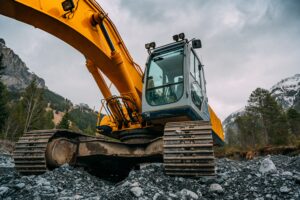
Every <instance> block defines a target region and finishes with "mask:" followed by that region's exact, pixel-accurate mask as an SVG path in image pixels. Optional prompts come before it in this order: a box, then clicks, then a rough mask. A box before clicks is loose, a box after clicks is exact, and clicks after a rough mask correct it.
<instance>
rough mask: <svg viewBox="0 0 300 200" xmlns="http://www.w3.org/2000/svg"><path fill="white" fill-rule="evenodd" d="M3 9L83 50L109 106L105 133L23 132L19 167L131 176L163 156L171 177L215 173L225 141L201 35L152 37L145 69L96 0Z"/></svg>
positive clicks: (7, 3)
mask: <svg viewBox="0 0 300 200" xmlns="http://www.w3.org/2000/svg"><path fill="white" fill-rule="evenodd" d="M0 14H2V15H4V16H7V17H10V18H13V19H15V20H18V21H21V22H24V23H27V24H29V25H32V26H34V27H36V28H39V29H41V30H44V31H46V32H48V33H50V34H52V35H54V36H56V37H57V38H59V39H61V40H63V41H64V42H66V43H67V44H69V45H71V46H72V47H74V48H75V49H77V50H78V51H79V52H81V53H82V54H83V55H84V57H85V58H86V67H87V69H88V70H89V72H90V73H91V75H92V76H93V78H94V80H95V82H96V84H97V86H98V87H99V90H100V92H101V93H102V95H103V97H104V98H103V99H102V100H101V102H100V103H101V104H102V105H103V107H104V109H105V111H106V113H107V114H106V115H105V116H104V117H100V116H99V119H98V122H97V125H96V129H97V133H98V135H102V136H106V137H99V136H88V135H85V134H84V133H79V132H74V131H72V130H59V129H53V130H32V131H29V132H26V133H24V135H23V136H22V137H21V138H20V139H19V140H18V142H17V143H16V146H15V150H14V153H13V157H14V160H15V168H16V170H17V171H18V172H20V173H21V174H24V175H30V174H41V173H44V172H46V171H47V170H52V169H54V168H57V167H59V166H62V165H64V164H69V165H71V166H79V167H83V168H85V169H87V170H89V171H91V172H92V173H94V174H96V175H99V176H126V175H128V173H129V172H130V170H131V169H133V168H135V167H136V166H139V164H141V163H151V162H160V163H163V166H164V171H165V173H166V174H167V175H170V176H188V177H199V176H215V162H214V160H215V157H214V151H213V147H214V146H215V145H223V144H224V132H223V129H222V124H221V121H220V119H219V118H218V117H217V115H216V114H215V112H214V111H213V109H212V108H211V107H210V106H209V104H208V98H207V93H206V81H205V77H204V66H203V65H202V63H201V62H200V59H199V57H198V55H197V53H196V50H195V49H198V48H201V47H202V45H201V41H200V40H199V39H192V40H188V39H187V38H185V35H184V34H183V33H180V34H176V35H174V36H173V40H174V41H173V42H171V43H169V44H166V45H162V46H159V47H156V44H155V42H150V43H147V44H146V45H145V48H146V50H147V52H148V54H149V56H148V59H147V61H146V65H145V70H144V72H143V71H142V70H141V68H140V66H139V65H138V64H136V63H135V62H134V60H133V59H132V57H131V55H130V53H129V52H128V50H127V48H126V46H125V44H124V42H123V40H122V38H121V36H120V34H119V32H118V31H117V28H116V27H115V25H114V24H113V22H112V21H111V19H110V18H109V17H108V14H107V13H106V12H105V11H104V10H103V9H102V7H101V6H100V5H99V4H98V3H97V2H96V1H94V0H34V1H33V0H0ZM20 37H21V36H20ZM66 63H67V61H66ZM105 77H107V79H108V80H110V81H111V83H112V84H113V85H114V86H115V88H116V90H117V93H118V94H113V92H112V90H111V88H110V87H109V84H107V81H106V78H105Z"/></svg>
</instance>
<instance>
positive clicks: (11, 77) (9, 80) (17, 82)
mask: <svg viewBox="0 0 300 200" xmlns="http://www.w3.org/2000/svg"><path fill="white" fill-rule="evenodd" d="M0 55H2V64H3V65H4V66H5V69H4V75H3V76H2V77H1V81H2V82H3V83H4V84H5V85H6V87H7V89H8V90H9V91H20V90H23V89H25V88H26V87H27V86H28V85H29V84H30V83H31V82H32V80H33V79H35V80H36V82H37V84H38V87H40V88H46V85H45V81H44V80H43V79H42V78H40V77H38V76H37V75H35V74H34V73H31V72H29V69H28V67H27V66H26V64H25V63H24V62H23V61H22V60H21V59H20V57H19V56H18V55H16V54H15V53H14V51H13V50H11V49H10V48H8V47H7V46H6V45H5V41H4V39H1V38H0Z"/></svg>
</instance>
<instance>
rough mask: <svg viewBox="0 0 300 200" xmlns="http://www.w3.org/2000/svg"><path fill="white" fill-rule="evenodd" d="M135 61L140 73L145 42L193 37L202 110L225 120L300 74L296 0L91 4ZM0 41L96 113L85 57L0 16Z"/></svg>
mask: <svg viewBox="0 0 300 200" xmlns="http://www.w3.org/2000/svg"><path fill="white" fill-rule="evenodd" d="M97 1H98V3H99V4H100V5H101V6H102V7H103V8H104V10H105V11H106V12H107V13H108V15H109V16H110V18H111V19H112V21H113V22H114V24H115V25H116V27H117V29H118V31H119V32H120V34H121V36H122V38H123V40H124V42H125V44H126V45H127V48H128V49H129V51H130V53H131V55H132V57H133V58H134V60H135V61H136V62H137V63H138V64H139V65H140V66H142V68H144V65H145V61H146V59H147V56H148V54H147V52H146V50H145V48H144V45H145V43H148V42H151V41H155V42H156V44H157V45H158V46H159V45H163V44H167V43H170V42H172V36H173V35H174V34H178V33H181V32H184V33H185V35H186V36H187V38H189V39H192V38H199V39H201V41H202V49H199V50H197V53H198V55H199V56H200V58H201V61H202V64H204V67H205V76H206V81H207V92H208V99H209V104H210V105H211V106H212V107H213V109H214V110H215V112H216V113H217V115H218V116H219V117H220V118H221V119H222V120H224V119H225V118H226V117H227V116H228V115H229V114H230V113H232V112H235V111H236V110H239V109H240V108H242V107H243V106H245V105H246V103H247V99H248V97H249V95H250V93H251V92H252V91H253V90H255V89H256V88H257V87H262V88H266V89H270V88H271V86H273V85H274V84H275V83H277V82H279V81H280V80H281V79H283V78H286V77H289V76H293V75H294V74H296V73H300V37H299V36H300V20H299V19H300V1H297V0H289V1H286V0H253V1H244V0H234V1H233V0H220V1H219V0H218V1H217V0H210V1H208V0H206V1H204V0H185V1H180V0H176V1H175V0H164V1H161V0H139V1H136V0H110V1H107V0H97ZM0 38H4V39H5V41H6V45H7V46H8V47H9V48H11V49H13V50H14V51H15V53H17V54H18V55H19V56H20V58H21V59H22V60H23V61H24V62H25V63H26V64H27V66H28V68H29V69H30V71H31V72H34V73H35V74H37V75H38V76H40V77H41V78H43V79H44V80H45V81H46V85H47V87H48V88H49V89H50V90H52V91H54V92H56V93H58V94H60V95H62V96H64V97H66V98H68V99H70V100H71V101H72V102H74V103H75V104H78V103H87V104H88V105H89V106H90V107H91V108H95V109H98V108H99V107H100V101H101V99H102V95H101V93H100V91H99V90H98V88H97V86H96V83H95V82H94V80H93V78H92V76H91V75H90V74H89V72H88V70H87V69H86V67H85V59H84V56H83V55H81V54H80V53H79V52H78V51H77V50H76V49H73V48H72V47H71V46H69V45H68V44H66V43H64V42H63V41H61V40H60V39H58V38H56V37H54V36H52V35H50V34H48V33H46V32H43V31H42V30H39V29H36V28H34V27H32V26H30V25H27V24H23V23H21V22H18V21H16V20H13V19H9V18H7V17H4V16H0Z"/></svg>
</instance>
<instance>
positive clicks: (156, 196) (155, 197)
mask: <svg viewBox="0 0 300 200" xmlns="http://www.w3.org/2000/svg"><path fill="white" fill-rule="evenodd" d="M159 196H160V193H155V195H154V196H153V198H152V199H153V200H157V199H158V197H159Z"/></svg>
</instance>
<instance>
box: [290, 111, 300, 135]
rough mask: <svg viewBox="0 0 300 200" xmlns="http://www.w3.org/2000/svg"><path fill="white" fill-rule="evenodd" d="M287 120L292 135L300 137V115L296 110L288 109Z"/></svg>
mask: <svg viewBox="0 0 300 200" xmlns="http://www.w3.org/2000/svg"><path fill="white" fill-rule="evenodd" d="M287 118H288V122H289V124H290V128H291V132H292V134H294V135H295V136H297V137H300V113H298V112H297V110H295V109H293V108H290V109H289V110H288V111H287Z"/></svg>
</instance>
